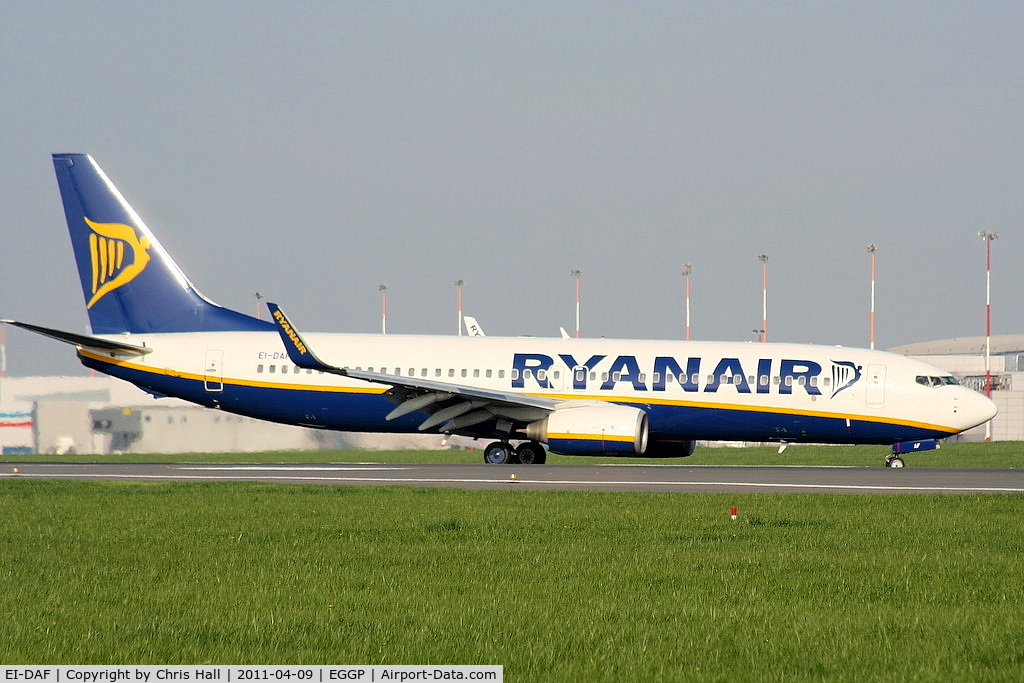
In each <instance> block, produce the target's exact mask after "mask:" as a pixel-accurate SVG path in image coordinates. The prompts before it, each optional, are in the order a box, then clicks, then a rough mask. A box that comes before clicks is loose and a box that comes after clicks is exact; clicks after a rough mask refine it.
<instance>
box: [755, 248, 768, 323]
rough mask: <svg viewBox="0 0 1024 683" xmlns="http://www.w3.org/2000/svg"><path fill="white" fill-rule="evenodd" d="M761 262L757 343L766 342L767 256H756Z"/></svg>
mask: <svg viewBox="0 0 1024 683" xmlns="http://www.w3.org/2000/svg"><path fill="white" fill-rule="evenodd" d="M757 260H758V261H760V262H761V334H760V339H759V340H758V341H763V342H766V341H768V254H758V256H757Z"/></svg>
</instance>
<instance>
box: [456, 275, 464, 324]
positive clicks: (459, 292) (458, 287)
mask: <svg viewBox="0 0 1024 683" xmlns="http://www.w3.org/2000/svg"><path fill="white" fill-rule="evenodd" d="M465 284H466V281H465V280H456V281H455V287H456V289H457V290H458V307H459V309H458V310H459V319H458V326H459V331H458V335H459V336H460V337H461V336H462V286H463V285H465Z"/></svg>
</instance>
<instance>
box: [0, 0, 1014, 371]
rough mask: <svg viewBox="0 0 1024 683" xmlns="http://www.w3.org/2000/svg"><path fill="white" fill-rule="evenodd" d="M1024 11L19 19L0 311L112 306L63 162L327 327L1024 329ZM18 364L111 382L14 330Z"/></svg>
mask: <svg viewBox="0 0 1024 683" xmlns="http://www.w3.org/2000/svg"><path fill="white" fill-rule="evenodd" d="M1022 26H1024V3H1019V2H995V1H994V2H983V3H974V2H971V3H966V2H963V3H953V2H942V1H940V2H892V1H891V0H886V1H885V2H828V1H819V2H786V1H783V2H774V3H763V2H628V3H625V2H623V3H616V2H605V1H601V0H596V1H591V2H557V1H554V0H544V1H543V2H540V1H535V0H523V1H521V2H514V3H498V2H493V3H480V2H474V1H465V2H462V1H457V0H456V1H451V2H442V3H423V2H387V3H384V2H310V3H279V2H250V1H246V2H234V1H231V2H207V1H204V2H192V1H185V2H175V3H138V2H88V1H84V2H77V1H76V2H71V1H50V2H47V1H45V0H43V1H40V0H31V1H23V0H13V1H10V0H9V1H8V2H5V3H4V21H3V22H0V131H2V132H0V140H2V142H0V240H2V241H0V317H4V318H14V319H17V320H22V321H25V322H31V323H36V324H40V325H44V326H48V327H56V328H60V329H67V330H72V331H86V330H87V325H88V323H87V318H86V315H85V308H84V299H83V295H82V292H81V288H80V286H79V284H78V279H77V275H76V274H75V271H74V260H73V257H72V254H71V248H70V244H69V242H68V238H67V230H66V225H65V222H64V216H63V209H62V206H61V202H60V197H59V194H58V191H57V186H56V182H55V180H54V175H53V167H52V162H51V160H50V154H51V153H54V152H85V153H89V154H91V155H92V156H93V157H94V158H95V159H96V161H97V162H98V163H99V164H100V166H101V167H102V168H103V169H104V171H105V172H106V174H107V175H108V176H109V177H110V178H111V180H112V181H113V182H114V183H115V184H116V185H117V186H118V188H119V189H120V191H121V192H122V194H124V195H125V197H126V198H127V199H128V201H129V202H130V203H131V204H132V205H133V207H134V208H135V209H136V211H137V212H138V213H139V214H140V215H141V216H142V218H143V219H144V220H145V221H146V223H147V225H149V227H150V229H151V230H152V231H153V232H154V233H155V234H156V236H157V238H158V239H159V240H160V242H161V243H162V244H163V246H164V247H165V248H166V249H167V250H168V251H169V252H170V253H171V254H172V255H173V256H174V258H175V259H176V261H177V262H178V264H179V265H180V266H181V267H182V268H183V270H184V271H185V272H186V273H187V274H188V276H189V278H190V279H191V280H192V282H193V283H194V284H195V285H196V287H197V288H198V289H199V290H200V291H201V292H203V294H205V295H206V296H207V297H209V298H211V299H213V300H214V301H216V302H217V303H220V304H222V305H224V306H228V307H231V308H236V309H239V310H242V311H244V312H248V313H253V314H255V312H256V297H255V293H256V292H259V293H260V294H261V295H262V296H263V297H264V298H265V299H267V300H271V301H275V302H277V303H278V304H280V305H281V306H282V308H284V309H285V310H286V311H287V312H288V314H289V316H290V317H291V318H292V320H293V322H295V324H296V325H297V326H298V327H299V329H301V330H307V331H331V332H365V333H376V332H379V331H380V327H381V320H380V308H381V302H380V292H379V290H378V287H379V285H380V284H381V283H386V284H387V285H388V287H389V290H388V316H387V329H388V333H389V334H391V333H401V334H405V333H409V334H420V333H423V334H455V332H456V322H457V306H456V301H457V299H456V297H457V290H456V287H455V285H454V281H455V280H457V279H462V280H464V281H465V286H464V310H465V312H466V314H470V315H473V316H475V317H477V318H478V320H479V322H480V324H481V325H482V327H483V328H484V329H485V331H486V332H487V334H489V335H535V336H556V335H557V334H558V328H559V327H560V326H562V327H565V328H566V329H568V330H570V331H571V330H572V329H573V328H574V326H575V281H574V279H573V277H572V275H571V274H570V273H571V271H572V270H573V269H579V270H581V271H582V272H583V274H582V276H581V331H582V334H583V336H607V337H624V338H655V339H680V338H682V337H683V335H684V328H685V314H684V279H683V277H682V275H681V266H682V264H684V263H690V264H692V268H693V271H692V276H691V318H690V319H691V334H692V337H693V338H694V339H700V340H748V341H753V340H755V339H756V338H757V333H756V332H755V330H757V329H759V328H760V327H761V316H762V270H761V263H760V262H759V261H758V255H759V254H767V255H768V256H769V262H768V339H769V341H794V342H810V343H815V344H842V345H847V346H867V345H868V342H869V332H868V329H869V310H870V259H869V255H868V252H867V246H868V244H871V243H873V244H875V245H877V252H876V255H877V276H876V289H875V291H876V311H877V313H876V326H877V333H876V346H878V347H879V348H887V347H891V346H896V345H902V344H908V343H912V342H918V341H928V340H935V339H945V338H950V337H964V336H976V335H982V334H984V332H985V243H984V242H983V241H982V240H980V239H979V238H978V233H979V232H980V231H985V232H998V233H999V236H998V239H996V240H995V241H994V242H993V243H992V245H991V246H992V295H991V296H992V331H993V333H994V334H1017V333H1022V332H1024V296H1021V292H1022V284H1024V282H1022V280H1024V275H1022V274H1021V269H1020V268H1019V267H1018V265H1019V264H1020V262H1021V258H1022V256H1024V242H1022V238H1021V234H1020V230H1019V226H1020V225H1021V224H1022V218H1024V216H1022V213H1024V202H1022V196H1024V193H1022V187H1021V185H1022V180H1024V41H1022V40H1021V27H1022ZM7 368H8V374H10V375H12V376H24V375H35V374H84V373H85V370H84V369H83V368H81V367H80V366H79V365H78V363H77V361H76V360H75V358H74V352H73V350H71V349H70V348H69V347H66V346H64V345H61V344H59V343H57V342H52V341H50V340H46V339H43V338H39V337H35V336H34V335H30V334H29V333H27V332H24V331H21V330H17V329H12V328H8V329H7Z"/></svg>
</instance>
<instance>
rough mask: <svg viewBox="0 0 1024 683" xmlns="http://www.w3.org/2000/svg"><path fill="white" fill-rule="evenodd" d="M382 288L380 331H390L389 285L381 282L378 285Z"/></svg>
mask: <svg viewBox="0 0 1024 683" xmlns="http://www.w3.org/2000/svg"><path fill="white" fill-rule="evenodd" d="M377 289H378V290H380V333H381V334H387V333H388V286H387V285H385V284H383V283H381V284H380V285H378V286H377Z"/></svg>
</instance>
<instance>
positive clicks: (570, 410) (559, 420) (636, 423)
mask: <svg viewBox="0 0 1024 683" xmlns="http://www.w3.org/2000/svg"><path fill="white" fill-rule="evenodd" d="M526 436H527V437H528V438H530V439H533V440H535V441H542V442H544V443H546V444H547V445H548V449H549V450H551V452H553V453H560V454H562V455H627V456H628V455H643V453H644V451H645V450H647V413H645V412H644V411H642V410H640V409H639V408H630V407H628V406H620V405H615V404H614V403H596V402H595V403H589V402H588V403H580V404H567V405H563V406H560V407H559V408H558V409H556V410H555V412H553V413H551V414H550V415H548V416H547V417H545V418H544V419H543V420H537V421H536V422H531V423H530V424H529V425H527V426H526Z"/></svg>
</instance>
